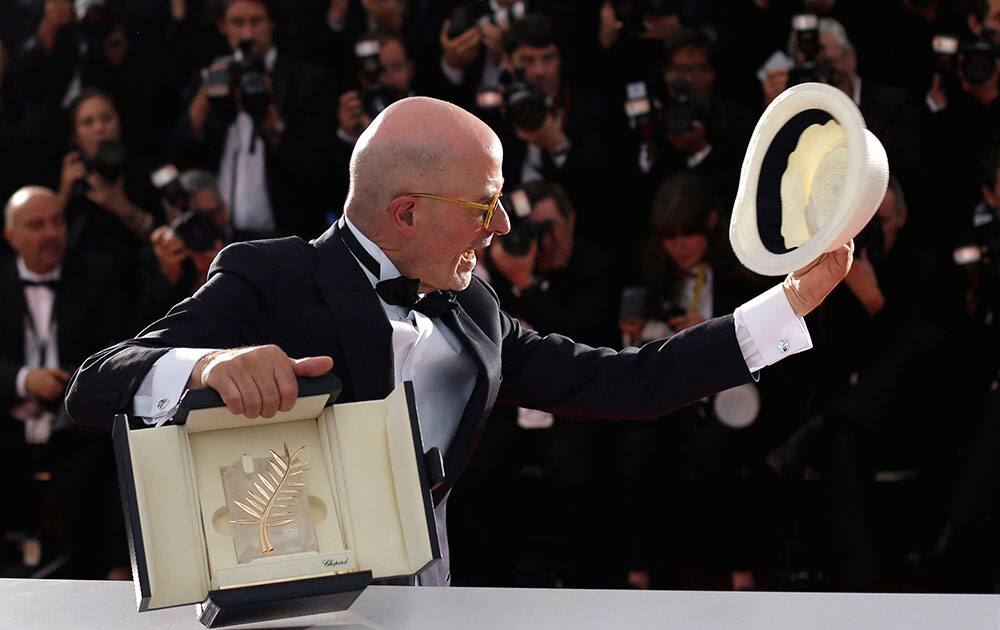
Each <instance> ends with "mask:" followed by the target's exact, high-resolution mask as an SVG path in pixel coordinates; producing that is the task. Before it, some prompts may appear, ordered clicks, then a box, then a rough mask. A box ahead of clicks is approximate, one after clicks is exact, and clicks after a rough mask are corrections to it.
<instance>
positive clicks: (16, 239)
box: [4, 192, 66, 274]
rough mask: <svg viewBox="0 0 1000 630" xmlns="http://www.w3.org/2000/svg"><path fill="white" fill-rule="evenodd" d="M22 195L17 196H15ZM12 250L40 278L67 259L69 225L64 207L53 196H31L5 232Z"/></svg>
mask: <svg viewBox="0 0 1000 630" xmlns="http://www.w3.org/2000/svg"><path fill="white" fill-rule="evenodd" d="M20 194H24V193H23V192H18V193H15V196H16V195H20ZM4 236H5V237H6V239H7V242H8V243H10V246H11V248H13V250H14V251H16V252H17V253H18V255H20V256H21V258H23V259H24V264H25V265H26V266H27V267H28V269H30V270H31V271H33V272H35V273H37V274H44V273H48V272H50V271H52V270H53V269H55V268H56V267H58V266H59V265H60V264H61V263H62V261H63V257H64V256H65V255H66V222H65V220H64V219H63V212H62V206H61V205H60V204H59V200H58V199H56V197H55V196H53V195H41V194H34V195H31V197H30V199H28V200H27V201H24V202H23V205H21V207H20V208H19V209H18V210H17V212H16V213H15V214H14V222H13V226H12V227H10V228H6V229H5V230H4Z"/></svg>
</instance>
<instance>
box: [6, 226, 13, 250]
mask: <svg viewBox="0 0 1000 630" xmlns="http://www.w3.org/2000/svg"><path fill="white" fill-rule="evenodd" d="M3 237H4V238H5V239H6V240H7V242H8V243H10V247H11V249H13V248H14V230H12V229H10V228H9V227H5V228H4V229H3Z"/></svg>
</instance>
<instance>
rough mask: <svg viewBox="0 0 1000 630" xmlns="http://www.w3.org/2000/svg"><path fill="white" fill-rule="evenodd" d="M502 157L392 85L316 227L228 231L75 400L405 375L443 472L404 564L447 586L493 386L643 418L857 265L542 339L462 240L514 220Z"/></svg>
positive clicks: (92, 365)
mask: <svg viewBox="0 0 1000 630" xmlns="http://www.w3.org/2000/svg"><path fill="white" fill-rule="evenodd" d="M502 159H503V148H502V147H501V144H500V141H499V139H498V138H497V136H496V134H495V133H493V131H492V130H490V128H489V127H488V126H487V125H486V124H484V123H483V122H482V121H480V120H479V119H477V118H476V117H475V116H472V115H471V114H469V113H468V112H466V111H465V110H462V109H461V108H459V107H457V106H455V105H452V104H449V103H446V102H444V101H438V100H435V99H430V98H423V97H412V98H407V99H403V100H401V101H398V102H396V103H394V104H393V105H391V106H390V107H389V108H387V109H386V110H385V111H384V112H383V113H382V114H380V115H379V116H378V117H377V118H376V119H375V120H374V121H373V123H372V124H371V126H369V127H368V129H366V130H365V132H364V133H363V134H362V135H361V137H360V139H359V140H358V142H357V145H356V146H355V149H354V153H353V155H352V157H351V167H350V178H351V184H350V191H349V193H348V196H347V200H346V202H345V212H344V218H343V219H342V220H341V221H340V222H339V223H337V224H336V225H334V226H333V227H331V228H330V229H329V230H327V231H326V232H325V233H324V234H323V235H321V236H320V237H319V238H318V239H316V240H314V241H312V242H306V241H304V240H302V239H299V238H296V237H292V238H285V239H277V240H268V241H254V242H246V243H239V244H235V245H231V246H229V247H227V248H225V249H224V250H223V251H222V252H221V253H220V254H219V257H218V258H217V259H216V261H215V263H214V264H213V267H212V270H211V271H210V274H209V280H208V282H207V283H206V284H205V286H204V287H202V288H201V289H200V290H199V291H198V292H197V293H196V294H195V295H194V297H192V298H190V299H188V300H185V301H183V302H181V303H180V304H178V305H177V306H175V307H174V308H173V309H172V310H171V311H170V312H169V313H168V314H167V315H166V316H165V317H164V318H162V319H160V320H159V321H157V322H155V323H153V324H151V325H150V326H149V327H148V328H146V330H144V331H143V332H142V333H141V334H140V335H139V337H137V338H136V339H133V340H130V341H126V342H123V343H120V344H118V345H115V346H112V347H111V348H108V349H106V350H103V351H101V352H99V353H97V354H95V355H94V356H92V357H91V358H90V359H88V360H87V361H86V362H85V363H84V365H83V367H81V369H80V370H79V371H78V372H77V373H76V374H75V375H74V377H73V379H72V381H71V383H70V385H69V395H68V398H67V407H68V410H69V412H70V415H71V416H72V417H73V418H74V420H75V421H76V422H78V423H80V424H82V425H84V426H87V427H90V428H96V429H100V430H110V428H111V423H112V420H113V418H114V414H115V413H121V412H127V413H133V414H134V415H136V416H141V417H144V418H147V419H148V421H149V422H156V421H160V420H165V419H166V418H168V417H170V416H171V415H172V414H173V413H174V410H175V409H176V406H177V404H178V401H179V400H180V397H181V395H182V394H183V392H184V391H185V389H197V388H205V387H209V388H212V389H214V390H216V391H218V392H219V394H220V395H221V397H222V399H223V400H224V401H225V403H226V405H227V406H228V407H229V409H230V410H231V411H232V412H233V413H235V414H242V415H245V416H246V417H248V418H255V417H258V416H264V417H272V416H274V414H275V413H276V412H277V411H279V410H288V409H290V408H291V407H292V404H293V403H294V401H295V397H296V394H297V386H296V381H295V377H296V376H317V375H320V374H323V373H325V372H327V371H330V370H331V369H332V371H333V373H334V374H335V375H337V376H338V377H339V378H340V380H341V381H342V382H343V391H342V393H341V396H340V398H339V399H338V402H351V401H359V400H371V399H381V398H384V397H385V396H387V395H388V394H389V393H390V392H391V391H392V390H393V388H394V387H395V386H396V385H397V384H399V383H400V382H402V381H404V380H412V381H413V383H414V389H415V396H416V405H417V410H418V415H419V417H420V422H421V431H422V433H423V439H424V444H425V446H427V447H431V446H436V447H438V448H439V449H440V450H441V452H442V453H444V463H445V471H446V479H445V482H444V484H443V485H442V486H441V487H439V488H438V489H437V490H436V491H435V493H434V499H435V504H436V506H437V507H436V509H435V513H436V516H437V521H438V532H439V535H440V537H441V549H442V555H443V561H442V562H440V563H437V564H435V565H434V566H432V567H431V568H430V569H428V570H427V571H425V572H424V573H421V574H420V575H419V576H418V577H417V580H418V583H419V584H423V585H444V584H447V582H448V579H449V578H448V552H447V538H446V529H445V506H446V503H447V494H448V492H449V490H450V489H451V487H452V485H453V484H454V482H455V478H456V477H457V475H458V474H459V472H460V471H461V469H462V467H463V466H464V464H465V463H466V462H467V460H468V459H469V457H470V456H471V454H472V452H473V450H474V448H475V445H476V443H477V441H478V438H479V436H480V434H481V432H482V430H483V428H484V423H485V419H486V418H487V417H489V412H490V410H491V408H492V407H493V405H494V403H496V402H497V401H499V402H502V403H508V404H514V405H518V406H521V407H527V408H535V409H541V410H544V411H548V412H551V413H555V414H558V415H561V416H566V417H574V418H655V417H657V416H660V415H662V414H664V413H665V412H667V411H669V410H670V409H673V408H676V407H678V406H680V405H683V404H685V403H687V402H689V401H692V400H696V399H698V398H700V397H702V396H705V395H707V394H709V393H711V392H714V391H718V390H722V389H726V388H729V387H733V386H735V385H738V384H741V383H745V382H747V381H749V380H750V379H751V378H752V373H753V372H756V371H757V370H759V369H761V368H762V367H764V366H765V365H768V364H771V363H773V362H774V361H777V360H778V359H780V358H781V357H782V356H785V355H788V354H793V353H795V352H798V351H801V350H804V349H807V348H808V347H809V346H810V341H809V335H808V331H807V330H806V329H805V323H804V321H803V320H802V316H804V315H805V314H806V313H808V312H809V311H810V310H812V309H813V308H815V307H816V306H817V305H818V304H819V303H820V302H821V301H822V299H823V298H824V297H825V296H826V294H827V293H829V292H830V290H832V289H833V287H834V286H835V285H836V284H837V282H839V281H840V280H841V279H842V278H843V276H844V275H845V274H846V272H847V270H848V268H849V266H850V258H851V257H850V250H849V248H847V247H846V246H845V247H844V248H842V249H841V250H838V251H837V252H835V253H833V254H828V255H825V256H824V258H822V259H821V260H820V261H818V262H817V263H816V264H814V265H812V266H810V268H809V270H808V271H807V272H806V273H804V274H802V275H801V276H800V277H789V279H788V280H786V282H785V284H784V285H779V286H776V287H774V288H773V289H772V290H770V291H768V292H767V293H765V294H763V295H762V296H760V297H758V298H756V299H755V300H753V301H752V302H751V303H748V304H746V305H744V306H742V307H740V309H737V313H736V315H735V317H734V316H727V317H720V318H716V319H713V320H710V321H708V322H705V323H703V324H701V325H699V326H696V327H694V328H691V329H690V330H688V331H685V332H683V333H681V334H678V335H675V336H674V337H672V338H671V339H670V340H669V341H662V342H654V343H650V344H647V345H646V346H644V347H643V348H641V349H638V350H636V349H634V348H633V349H629V350H626V351H622V352H615V351H613V350H610V349H607V348H596V349H595V348H590V347H588V346H584V345H580V344H575V343H574V342H572V341H571V340H570V339H568V338H565V337H561V336H559V335H549V336H546V337H541V336H539V335H537V334H536V333H534V332H532V331H529V330H525V329H524V328H522V327H521V325H520V324H519V323H518V321H517V320H516V319H514V318H512V317H510V316H509V315H507V314H506V313H504V312H503V311H501V310H500V307H499V303H498V301H497V297H496V294H495V293H494V292H493V290H492V289H491V288H490V287H489V286H488V285H486V284H485V283H484V282H482V281H481V280H479V279H478V278H474V277H473V274H472V270H473V268H474V267H475V265H476V254H475V251H476V250H477V249H481V248H483V247H485V246H487V245H488V244H489V243H490V241H491V240H492V238H493V236H494V235H503V234H505V233H506V232H507V231H508V230H509V229H510V223H509V219H508V216H507V213H506V211H505V210H504V208H503V205H502V204H500V202H499V199H500V191H501V188H502V186H503V176H502V170H501V164H502ZM579 316H580V317H588V316H589V314H588V313H580V315H579Z"/></svg>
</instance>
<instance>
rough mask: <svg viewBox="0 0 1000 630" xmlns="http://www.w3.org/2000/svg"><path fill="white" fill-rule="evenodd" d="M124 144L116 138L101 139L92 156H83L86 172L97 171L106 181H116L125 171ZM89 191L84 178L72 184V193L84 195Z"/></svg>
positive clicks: (88, 185)
mask: <svg viewBox="0 0 1000 630" xmlns="http://www.w3.org/2000/svg"><path fill="white" fill-rule="evenodd" d="M125 158H126V152H125V145H124V144H122V143H121V142H119V141H118V140H102V141H101V143H100V144H99V145H98V146H97V152H96V153H95V154H94V157H92V158H89V159H87V158H84V160H83V164H84V166H86V167H87V172H88V173H97V174H98V175H100V176H101V177H103V178H104V179H105V180H106V181H108V182H115V181H118V178H119V177H121V176H122V173H124V172H125ZM88 191H90V184H88V183H87V180H86V179H78V180H77V181H76V182H75V183H74V184H73V193H74V194H77V195H84V194H86V193H87V192H88Z"/></svg>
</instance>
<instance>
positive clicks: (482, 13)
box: [448, 0, 493, 39]
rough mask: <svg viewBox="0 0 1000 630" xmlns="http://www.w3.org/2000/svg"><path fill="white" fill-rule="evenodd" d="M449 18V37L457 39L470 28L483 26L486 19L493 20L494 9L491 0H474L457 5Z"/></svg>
mask: <svg viewBox="0 0 1000 630" xmlns="http://www.w3.org/2000/svg"><path fill="white" fill-rule="evenodd" d="M448 20H449V21H450V24H449V26H448V38H449V39H455V38H456V37H458V36H459V35H461V34H462V33H464V32H466V31H467V30H469V29H470V28H474V27H476V26H481V25H482V24H483V22H484V21H487V22H492V21H493V9H492V8H490V3H489V0H472V1H471V2H464V3H462V4H460V5H458V6H457V7H455V8H454V10H452V12H451V14H450V15H449V16H448Z"/></svg>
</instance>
